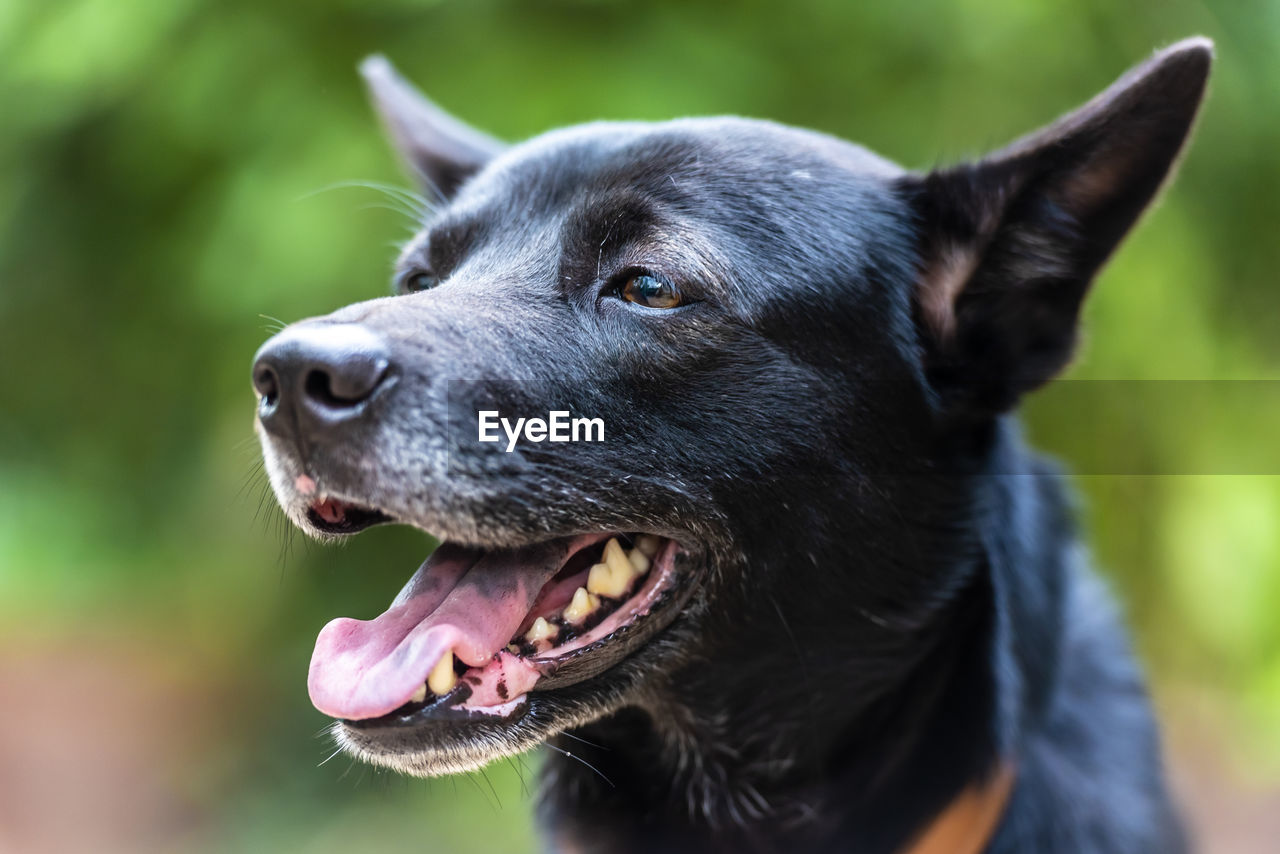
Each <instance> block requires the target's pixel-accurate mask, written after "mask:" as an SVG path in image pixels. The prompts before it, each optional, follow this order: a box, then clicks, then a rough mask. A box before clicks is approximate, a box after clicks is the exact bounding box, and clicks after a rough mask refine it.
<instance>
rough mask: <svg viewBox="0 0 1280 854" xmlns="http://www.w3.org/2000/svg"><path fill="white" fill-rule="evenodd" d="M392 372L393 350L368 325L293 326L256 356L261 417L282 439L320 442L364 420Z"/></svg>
mask: <svg viewBox="0 0 1280 854" xmlns="http://www.w3.org/2000/svg"><path fill="white" fill-rule="evenodd" d="M390 372H391V354H390V353H389V352H388V350H387V346H386V345H385V344H384V343H383V342H382V339H380V338H379V337H378V336H377V335H375V334H374V333H373V332H371V331H370V330H368V329H366V328H365V327H363V326H360V325H358V324H355V323H302V324H299V325H297V326H291V327H289V328H288V329H286V330H285V331H283V332H281V333H280V334H279V335H277V336H275V337H274V338H272V339H271V340H270V341H268V342H267V343H266V344H263V345H262V349H261V350H259V351H258V355H257V356H255V357H254V360H253V387H254V388H255V389H256V390H257V392H258V394H259V395H260V396H261V397H260V399H259V401H258V418H259V419H260V420H261V421H262V426H263V427H265V428H266V429H267V430H269V431H270V432H272V433H274V434H276V435H277V436H282V437H286V438H298V437H299V436H305V437H306V438H320V437H322V436H323V434H324V433H325V432H327V431H329V430H331V429H332V428H334V427H336V426H338V425H339V424H342V423H344V422H347V421H351V420H353V419H357V418H359V417H360V416H362V415H363V414H364V412H365V410H366V409H367V406H366V404H367V403H368V401H369V399H370V398H371V397H372V396H373V394H374V392H376V391H377V390H378V389H379V388H381V387H382V386H384V385H385V384H386V382H387V379H388V377H389V375H390Z"/></svg>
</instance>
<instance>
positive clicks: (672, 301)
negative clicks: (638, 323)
mask: <svg viewBox="0 0 1280 854" xmlns="http://www.w3.org/2000/svg"><path fill="white" fill-rule="evenodd" d="M618 293H619V295H621V297H622V298H623V299H624V300H626V301H627V302H633V303H636V304H637V305H642V306H644V307H645V308H675V307H676V306H678V305H680V304H681V303H683V302H684V298H683V297H682V296H681V295H680V291H679V290H678V289H677V288H676V286H675V285H673V284H671V283H670V282H666V281H663V280H662V279H659V278H658V277H657V276H650V275H649V274H648V273H640V274H638V275H635V276H632V277H631V278H630V279H627V283H626V284H625V285H623V286H622V289H621V290H620V291H619V292H618Z"/></svg>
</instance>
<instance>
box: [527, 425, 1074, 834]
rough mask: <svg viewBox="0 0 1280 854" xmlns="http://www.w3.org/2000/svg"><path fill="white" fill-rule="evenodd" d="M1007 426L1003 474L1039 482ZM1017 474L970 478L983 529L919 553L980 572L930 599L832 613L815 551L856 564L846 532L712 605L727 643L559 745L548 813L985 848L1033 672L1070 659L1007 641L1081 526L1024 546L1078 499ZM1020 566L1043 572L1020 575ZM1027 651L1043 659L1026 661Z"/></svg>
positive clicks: (1023, 630) (665, 826)
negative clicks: (1028, 534)
mask: <svg viewBox="0 0 1280 854" xmlns="http://www.w3.org/2000/svg"><path fill="white" fill-rule="evenodd" d="M1006 438H1007V437H1005V438H1001V440H1000V442H998V443H997V444H998V445H999V446H1000V447H1001V451H1000V454H999V455H997V456H999V457H1000V458H999V459H998V460H996V461H995V464H997V465H998V466H999V470H1000V471H1006V472H1007V471H1011V470H1013V469H1010V468H1009V466H1011V465H1014V464H1017V465H1019V466H1020V467H1021V468H1020V469H1019V470H1023V471H1025V472H1026V473H1027V475H1029V476H1032V477H1038V476H1039V474H1040V473H1039V472H1038V471H1037V469H1036V463H1035V461H1034V459H1033V458H1031V457H1030V456H1027V455H1025V454H1023V452H1021V450H1020V446H1019V445H1018V444H1017V442H1016V437H1013V438H1008V439H1007V441H1006ZM1006 481H1007V478H986V477H983V478H979V479H977V480H976V481H974V482H972V483H968V484H965V485H963V486H962V487H958V488H962V489H965V490H972V491H973V492H972V494H971V495H970V496H969V498H968V500H970V501H972V502H973V503H974V504H975V506H978V507H980V508H981V517H982V519H983V520H985V521H983V522H982V523H981V524H978V523H975V525H974V526H973V528H972V530H971V531H970V533H971V534H973V535H974V536H972V537H970V538H969V541H968V542H965V543H953V544H950V545H951V547H950V548H949V549H946V550H935V549H931V548H928V547H922V548H919V549H917V550H915V552H914V553H916V554H924V555H928V554H932V553H947V554H950V555H956V554H962V555H967V557H966V558H965V560H966V561H967V563H966V565H964V566H959V565H956V566H952V567H950V569H949V571H948V574H947V575H946V576H933V577H945V578H947V579H948V583H949V584H950V585H952V587H951V589H948V590H946V591H945V595H944V593H943V592H942V591H939V592H938V595H937V599H938V601H939V602H940V603H941V604H939V605H938V606H937V607H936V608H934V609H932V610H927V611H905V612H904V611H894V610H893V609H888V608H884V607H878V606H877V605H876V604H875V603H874V602H870V603H868V604H867V607H866V612H865V613H861V614H860V615H859V618H858V619H856V620H854V621H851V620H850V618H849V615H848V614H847V613H844V614H841V615H839V617H838V618H835V619H825V620H824V619H822V618H821V616H820V615H821V614H822V613H823V611H824V609H823V608H821V607H818V608H815V607H813V604H814V601H816V602H817V604H818V605H819V606H821V605H822V604H823V602H825V601H827V600H828V599H829V598H830V596H831V594H830V593H829V592H827V591H822V590H819V591H818V592H817V593H816V594H815V593H814V592H812V591H809V592H808V593H807V594H806V592H805V591H804V590H803V589H802V588H803V587H804V580H805V579H813V578H816V577H817V576H816V575H815V574H814V572H813V569H814V565H815V563H816V565H818V566H821V567H823V568H824V569H825V570H826V571H827V573H828V574H829V575H834V576H839V575H841V573H839V572H838V571H837V570H838V569H839V568H840V566H841V565H840V564H839V563H838V560H839V559H840V555H839V553H838V549H837V548H836V547H835V545H832V547H831V548H830V549H829V550H828V551H825V552H823V551H818V550H816V551H814V552H813V553H806V554H804V555H802V558H803V559H802V560H799V561H797V560H796V556H795V554H794V550H793V551H792V553H791V554H790V556H789V557H790V560H791V561H792V562H791V563H790V564H789V565H777V566H773V567H771V569H772V570H773V572H772V573H771V574H772V575H773V576H774V577H779V578H786V579H788V580H789V581H790V582H792V583H790V584H789V585H788V586H787V587H785V588H784V587H781V586H780V587H775V588H772V589H770V590H767V591H764V592H760V591H756V595H755V596H754V597H748V598H744V599H741V600H736V601H733V602H732V603H731V604H732V607H728V608H725V607H719V608H717V609H716V610H715V613H709V614H707V615H706V616H705V619H706V620H707V621H709V623H708V625H709V628H710V631H707V632H706V633H705V634H706V635H707V636H710V637H715V638H718V639H722V641H721V642H719V643H717V644H715V645H714V646H709V647H706V648H704V649H703V650H702V651H701V652H702V654H701V655H700V656H699V659H698V660H697V661H696V662H690V663H689V664H688V665H687V666H685V667H683V668H680V669H677V670H675V671H673V672H671V673H669V674H667V678H666V679H665V681H661V680H650V684H649V687H648V688H647V689H646V691H645V692H644V694H643V695H642V697H641V698H640V699H639V701H638V702H637V703H636V705H635V706H633V707H628V708H626V709H624V710H622V711H621V712H619V713H617V714H615V715H613V716H611V717H608V718H605V719H603V720H600V721H597V722H595V723H593V724H591V725H588V726H585V727H582V728H580V729H578V730H575V731H573V733H571V734H570V735H569V736H568V737H565V736H561V737H558V738H557V739H554V740H553V742H552V744H553V747H554V748H555V749H556V750H557V751H559V752H557V753H556V754H554V755H551V756H549V757H548V762H547V765H546V769H545V771H546V773H545V783H546V785H545V787H544V795H543V804H542V813H543V818H544V822H545V823H546V824H548V825H549V826H550V827H551V828H552V830H553V832H554V833H555V835H556V839H557V842H558V844H561V845H562V846H563V847H564V850H571V851H572V850H583V851H595V850H601V851H603V850H614V851H629V850H664V851H672V852H679V851H685V850H689V851H717V850H745V851H770V850H808V851H823V850H857V851H864V852H883V854H899V852H902V854H932V852H934V851H941V850H946V851H951V852H966V851H967V850H968V849H966V848H964V847H963V845H962V844H961V843H965V844H968V842H966V840H969V841H972V846H973V850H974V851H979V850H981V849H982V848H983V847H984V846H985V843H986V841H987V839H988V838H989V837H990V835H991V833H992V832H993V831H994V829H995V827H996V825H997V823H998V821H999V817H1000V815H1001V814H1002V812H1003V808H1004V805H1005V802H1006V801H1007V799H1008V797H1009V792H1010V788H1011V785H1012V774H1011V772H1010V771H1009V770H1008V769H1009V766H1008V765H1006V764H1004V761H1005V760H1006V759H1008V760H1013V759H1015V757H1016V742H1017V740H1018V738H1019V736H1018V735H1017V733H1018V732H1019V731H1020V729H1021V727H1022V725H1023V720H1024V719H1025V717H1026V716H1027V715H1029V714H1034V707H1035V706H1036V704H1037V703H1038V702H1040V701H1039V700H1038V699H1037V698H1038V697H1039V695H1040V694H1042V693H1043V692H1045V691H1046V690H1048V689H1047V688H1045V687H1044V686H1043V685H1039V684H1036V685H1030V684H1025V682H1026V680H1025V679H1024V676H1023V675H1022V674H1024V673H1027V672H1042V673H1043V672H1046V671H1051V670H1052V668H1051V667H1046V666H1045V661H1051V660H1052V658H1053V656H1054V655H1056V647H1055V645H1054V644H1053V642H1052V641H1051V640H1047V639H1046V640H1045V642H1044V644H1043V645H1042V646H1041V647H1039V648H1037V650H1036V651H1035V652H1033V653H1026V652H1024V651H1023V650H1021V649H1018V650H1015V649H1013V648H1012V647H1011V645H1010V644H1008V642H1007V640H1006V638H1007V635H1008V634H1009V625H1010V624H1012V625H1014V626H1015V627H1016V629H1015V631H1016V633H1018V636H1020V637H1024V636H1025V637H1032V638H1036V639H1040V638H1042V636H1044V635H1046V633H1047V632H1048V629H1046V628H1044V627H1043V625H1041V624H1051V623H1052V621H1053V620H1054V619H1055V617H1054V615H1052V614H1037V613H1030V612H1029V611H1027V608H1026V605H1025V603H1027V602H1035V601H1040V600H1042V599H1043V597H1037V596H1036V595H1034V594H1029V593H1028V592H1027V591H1021V590H1012V589H1011V585H1012V584H1015V583H1019V582H1017V581H1016V580H1015V579H1026V578H1032V579H1038V580H1037V581H1036V582H1035V583H1052V579H1053V578H1055V577H1057V576H1058V575H1060V569H1061V562H1062V561H1063V559H1064V557H1063V555H1064V554H1065V553H1066V551H1067V550H1068V547H1069V545H1070V543H1071V540H1070V538H1069V535H1067V536H1064V537H1063V539H1062V540H1061V548H1059V549H1057V550H1056V552H1055V554H1052V555H1036V556H1031V555H1025V554H1022V553H1021V552H1020V551H1019V548H1020V546H1019V542H1021V541H1020V540H1019V539H1017V538H1016V536H1015V535H1014V534H1013V533H1012V531H1013V528H1014V527H1015V526H1012V525H1011V524H1010V523H1009V520H1010V519H1013V518H1017V519H1018V520H1019V525H1021V526H1022V530H1023V531H1025V530H1027V529H1028V528H1029V527H1035V526H1044V527H1046V528H1048V527H1054V528H1055V529H1058V528H1064V527H1065V526H1064V525H1063V522H1062V516H1063V512H1064V508H1063V506H1062V497H1061V495H1059V494H1058V492H1057V487H1055V486H1053V485H1052V484H1051V482H1049V481H1048V479H1045V486H1044V489H1043V490H1040V491H1037V490H1018V491H1013V490H1006V489H1005V488H1004V487H1003V486H1002V484H1003V483H1004V482H1006ZM915 486H917V487H918V484H916V485H915ZM911 487H912V485H911V484H906V485H904V488H911ZM1019 496H1021V497H1019ZM1026 496H1032V497H1031V498H1027V497H1026ZM943 500H946V501H955V500H959V499H958V498H957V496H956V495H950V496H945V497H944V498H943ZM1015 501H1023V502H1027V503H1025V504H1024V505H1015V504H1014V503H1013V502H1015ZM920 536H921V539H920V540H919V541H918V543H917V544H918V545H919V544H925V545H926V546H927V535H925V534H921V535H920ZM855 541H858V540H855ZM1033 541H1034V538H1033ZM1041 541H1045V538H1041ZM831 542H834V541H831ZM842 542H846V543H847V542H848V540H844V541H842ZM766 551H767V550H766ZM760 554H761V553H760V552H757V555H760ZM857 558H858V559H860V560H863V561H865V560H866V559H867V556H866V555H865V554H864V555H859V556H857ZM760 559H761V560H764V561H768V560H771V559H778V560H782V559H784V556H783V555H782V553H781V552H775V553H765V554H763V557H761V558H760ZM844 559H845V560H846V561H848V560H851V559H854V556H851V555H848V554H845V555H844ZM1019 562H1021V564H1022V565H1024V566H1025V565H1027V564H1028V563H1031V562H1035V563H1037V564H1038V565H1040V566H1041V568H1042V569H1043V572H1040V573H1012V572H1010V571H1009V570H1008V567H1010V566H1014V565H1018V564H1019ZM859 569H860V570H865V569H866V567H865V566H863V567H860V568H859ZM912 570H915V571H917V572H919V573H920V574H921V575H923V576H924V577H930V576H929V572H928V571H927V568H925V567H913V568H907V567H903V566H885V567H883V568H882V569H881V570H878V571H880V572H883V573H890V572H898V573H900V574H904V575H909V574H911V571H912ZM886 577H892V576H886ZM798 588H799V590H798ZM752 599H753V601H752ZM806 600H808V601H809V607H808V608H806V606H805V604H804V603H805V601H806ZM1011 603H1014V604H1011ZM1017 603H1022V604H1017ZM1015 604H1017V607H1015V606H1014V605H1015ZM825 610H826V611H830V610H831V609H830V608H826V609H825ZM717 613H718V614H720V615H722V621H721V622H716V620H717V618H716V616H715V614H717ZM725 614H731V615H732V617H726V616H723V615H725ZM1037 625H1041V627H1040V628H1037ZM744 626H746V627H750V636H747V635H744V634H743V631H742V629H741V627H744ZM1028 654H1033V655H1037V656H1040V657H1041V660H1040V661H1038V662H1036V663H1034V664H1032V663H1029V662H1026V661H1023V660H1020V659H1019V656H1024V655H1028ZM566 754H568V755H566ZM938 840H941V841H938ZM575 845H576V846H578V847H575ZM939 846H942V847H939Z"/></svg>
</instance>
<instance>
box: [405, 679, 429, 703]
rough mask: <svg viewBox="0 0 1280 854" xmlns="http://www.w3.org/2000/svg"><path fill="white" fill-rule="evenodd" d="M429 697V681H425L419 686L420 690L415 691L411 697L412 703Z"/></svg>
mask: <svg viewBox="0 0 1280 854" xmlns="http://www.w3.org/2000/svg"><path fill="white" fill-rule="evenodd" d="M425 699H427V683H425V682H423V683H422V684H421V685H419V686H418V690H417V691H414V692H413V696H412V697H410V698H409V702H410V703H421V702H422V701H423V700H425Z"/></svg>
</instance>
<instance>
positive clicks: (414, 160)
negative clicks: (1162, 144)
mask: <svg viewBox="0 0 1280 854" xmlns="http://www.w3.org/2000/svg"><path fill="white" fill-rule="evenodd" d="M360 74H361V75H362V76H363V77H364V79H365V84H366V85H367V86H368V87H369V97H370V99H371V100H372V101H373V106H374V108H375V109H376V110H377V111H378V115H379V116H381V118H382V121H383V124H384V125H385V126H386V128H387V131H388V133H390V135H391V141H392V144H393V145H394V146H395V148H396V150H397V151H399V152H400V155H401V156H402V157H403V158H404V159H405V161H406V162H407V163H408V164H409V166H410V167H411V168H412V169H413V170H414V172H415V173H416V174H417V175H418V177H419V178H420V179H421V180H422V181H423V183H424V184H425V185H426V187H427V189H428V190H430V191H433V192H435V193H438V194H439V195H440V196H441V197H442V200H447V199H449V198H451V197H452V196H453V194H454V192H455V191H456V190H457V189H458V187H459V186H460V185H461V184H462V182H463V181H465V180H466V179H467V178H469V177H471V175H473V174H475V173H476V172H477V171H479V170H480V168H481V167H482V166H484V165H485V164H486V163H488V162H489V160H490V159H491V158H493V157H494V156H495V155H496V154H498V153H499V152H500V151H502V149H503V148H504V147H505V146H504V145H503V144H502V143H501V142H499V141H498V140H496V139H494V138H493V137H491V136H489V135H488V134H485V133H482V132H480V131H478V130H476V129H475V128H472V127H470V126H468V125H466V124H464V123H462V122H461V121H459V120H458V119H455V118H454V117H453V116H451V115H449V114H448V113H446V112H445V111H444V110H442V109H440V108H439V107H437V106H436V105H435V104H434V103H432V102H431V100H430V99H428V98H427V96H425V95H423V94H422V93H421V92H420V91H418V89H417V88H416V87H415V86H414V85H413V84H412V83H410V82H409V81H408V80H405V79H404V78H403V77H401V76H400V74H399V73H398V72H397V71H396V69H395V67H394V66H393V65H392V64H391V63H390V62H389V61H388V60H387V58H386V57H383V56H376V55H375V56H370V57H368V58H367V59H365V60H364V62H362V63H360Z"/></svg>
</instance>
